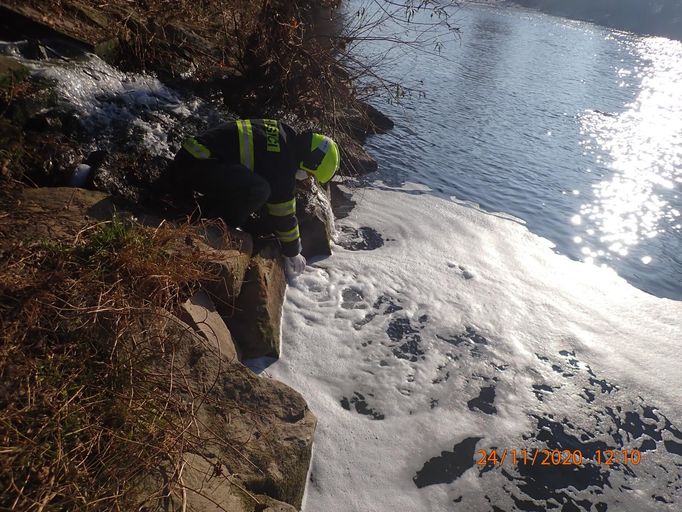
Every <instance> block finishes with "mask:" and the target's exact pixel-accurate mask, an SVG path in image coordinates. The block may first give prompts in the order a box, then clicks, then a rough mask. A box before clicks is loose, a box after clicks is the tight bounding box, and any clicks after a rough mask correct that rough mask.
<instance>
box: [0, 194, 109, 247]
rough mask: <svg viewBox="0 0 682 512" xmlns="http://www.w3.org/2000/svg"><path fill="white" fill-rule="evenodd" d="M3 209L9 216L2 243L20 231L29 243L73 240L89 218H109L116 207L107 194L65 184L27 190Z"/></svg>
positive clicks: (4, 221)
mask: <svg viewBox="0 0 682 512" xmlns="http://www.w3.org/2000/svg"><path fill="white" fill-rule="evenodd" d="M2 209H3V210H5V211H6V212H7V215H6V217H4V218H2V222H0V243H1V241H3V240H4V241H8V240H10V239H12V238H13V236H14V235H15V234H16V232H17V231H19V232H21V238H22V240H24V241H25V242H30V241H37V240H47V239H50V240H54V241H59V240H69V239H72V238H73V236H75V235H76V234H77V233H79V232H80V231H81V229H83V227H84V226H85V224H86V223H87V221H88V220H108V219H110V218H111V216H112V215H113V213H114V210H115V208H114V203H113V201H112V200H111V198H110V197H109V196H108V195H107V194H103V193H102V192H95V191H91V190H83V189H79V188H63V187H62V188H58V187H55V188H36V189H28V188H26V189H23V190H22V191H21V192H20V193H19V195H18V196H17V197H15V198H14V200H13V201H9V202H8V203H7V204H3V205H2ZM0 217H3V215H2V214H1V213H0Z"/></svg>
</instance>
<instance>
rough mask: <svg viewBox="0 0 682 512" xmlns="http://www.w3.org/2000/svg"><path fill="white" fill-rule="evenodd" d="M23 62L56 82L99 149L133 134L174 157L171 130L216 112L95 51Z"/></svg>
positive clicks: (152, 148)
mask: <svg viewBox="0 0 682 512" xmlns="http://www.w3.org/2000/svg"><path fill="white" fill-rule="evenodd" d="M22 62H24V63H25V64H26V65H27V66H29V67H30V68H31V69H32V70H33V73H34V74H35V75H37V76H39V77H42V78H45V79H48V80H52V81H54V82H55V84H56V87H55V90H56V93H57V96H58V98H59V101H60V102H61V103H62V104H65V105H67V106H69V107H70V108H72V109H73V110H74V111H75V112H76V113H77V114H78V116H79V118H80V119H81V121H82V122H83V123H84V126H85V128H86V129H87V130H88V133H92V134H94V135H95V146H96V147H97V148H100V149H101V148H103V147H106V146H107V143H108V140H109V139H111V138H116V137H118V138H122V139H125V140H129V139H130V138H131V137H133V138H134V135H133V132H135V133H136V134H137V138H139V139H140V140H141V142H142V143H143V144H144V145H145V146H147V148H148V150H149V152H150V154H152V155H158V156H164V157H167V158H172V157H173V155H174V152H175V151H177V149H178V148H177V146H178V144H177V143H176V144H175V145H174V144H172V143H171V141H170V140H169V131H170V132H173V131H174V130H177V129H178V127H179V125H181V124H182V123H183V122H185V121H186V120H188V119H189V118H192V117H194V118H198V119H201V118H202V117H203V118H206V117H208V116H212V115H216V114H215V112H213V111H212V109H211V108H210V107H209V106H207V105H206V104H205V103H204V102H202V101H201V100H199V99H196V98H195V99H192V100H189V101H186V100H184V99H183V98H181V97H180V95H179V94H178V93H177V92H176V91H174V90H173V89H171V88H169V87H167V86H165V85H164V84H162V83H161V82H160V81H159V80H158V79H157V78H156V77H154V76H150V75H144V74H138V73H126V72H123V71H120V70H118V69H116V68H114V67H112V66H110V65H108V64H107V63H106V62H104V61H103V60H101V59H100V58H99V57H97V56H96V55H88V56H86V57H84V58H82V59H78V60H73V61H69V60H50V61H30V60H23V59H22ZM202 122H203V121H202ZM180 128H181V126H180Z"/></svg>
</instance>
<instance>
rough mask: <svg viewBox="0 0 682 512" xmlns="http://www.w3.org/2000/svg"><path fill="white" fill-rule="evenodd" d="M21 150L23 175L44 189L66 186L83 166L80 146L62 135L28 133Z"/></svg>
mask: <svg viewBox="0 0 682 512" xmlns="http://www.w3.org/2000/svg"><path fill="white" fill-rule="evenodd" d="M24 146H25V151H26V156H25V158H24V165H25V166H26V168H25V171H24V174H25V175H27V176H28V177H29V178H30V179H31V181H33V183H35V184H37V185H40V186H43V187H52V186H64V185H67V184H68V183H69V180H70V179H71V175H72V174H73V171H74V169H75V168H76V167H77V166H78V165H79V164H80V163H82V162H83V157H84V155H83V152H82V150H81V147H80V145H79V144H78V143H76V142H75V141H73V140H72V139H70V138H69V137H67V136H65V135H63V134H61V133H37V132H29V133H27V134H26V135H25V137H24Z"/></svg>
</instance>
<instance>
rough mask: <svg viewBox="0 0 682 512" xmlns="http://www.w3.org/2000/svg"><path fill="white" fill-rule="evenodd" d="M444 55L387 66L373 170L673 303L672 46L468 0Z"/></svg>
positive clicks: (678, 182)
mask: <svg viewBox="0 0 682 512" xmlns="http://www.w3.org/2000/svg"><path fill="white" fill-rule="evenodd" d="M455 18H456V20H457V24H458V25H459V26H460V27H461V30H462V37H461V42H460V43H455V44H450V45H447V46H446V47H445V49H444V51H443V57H444V58H438V57H436V56H429V55H424V54H420V55H414V54H409V53H408V54H406V55H405V56H404V57H403V58H401V59H400V60H399V61H398V62H397V64H396V65H395V66H394V67H393V68H392V71H391V72H392V73H393V75H394V76H399V77H405V78H406V79H407V80H409V79H423V80H424V86H423V89H424V91H425V93H426V97H425V98H416V97H413V98H408V99H406V100H405V101H404V102H403V104H402V105H400V106H391V105H380V107H381V108H382V110H384V111H385V112H387V113H388V114H389V115H391V116H392V117H393V118H394V120H395V121H396V128H395V130H393V131H392V132H391V133H389V134H387V135H382V136H378V137H373V138H372V139H371V140H370V142H369V149H370V152H371V153H372V154H373V155H374V156H375V157H376V158H377V159H378V160H379V161H380V168H381V171H383V172H381V174H380V179H382V180H384V181H385V182H387V183H390V184H393V185H397V184H400V183H404V182H408V181H409V182H418V183H422V184H426V185H428V186H429V187H431V188H432V190H433V192H434V193H435V194H438V195H441V196H444V197H450V196H455V197H456V198H457V199H459V200H467V201H472V202H475V203H478V204H480V206H481V207H482V208H484V209H486V210H489V211H501V212H506V213H509V214H512V215H514V216H516V217H518V218H520V219H523V220H524V221H525V222H526V223H527V226H528V228H529V229H530V230H531V231H532V232H534V233H536V234H538V235H541V236H543V237H545V238H547V239H549V240H551V241H552V242H553V243H554V244H556V250H557V252H559V253H562V254H566V255H568V256H569V257H571V258H573V259H577V260H581V261H586V262H591V263H594V264H596V265H605V266H608V267H609V268H612V269H613V270H615V271H616V272H617V273H618V274H619V275H621V276H622V277H624V278H625V279H627V280H628V281H629V282H630V283H631V284H633V285H634V286H636V287H638V288H640V289H642V290H645V291H647V292H649V293H652V294H654V295H657V296H660V297H667V298H672V299H676V300H682V256H681V252H682V243H681V241H682V217H680V211H681V210H682V198H681V196H682V43H681V42H679V41H672V40H668V39H664V38H652V37H641V36H635V35H632V34H627V33H622V32H616V31H613V30H610V29H606V28H603V27H599V26H596V25H592V24H589V23H583V22H577V21H570V20H566V19H563V18H558V17H553V16H550V15H546V14H541V13H537V12H534V11H529V10H525V9H522V8H516V7H499V8H495V7H487V6H471V7H466V8H462V9H461V10H459V11H458V12H457V13H456V15H455Z"/></svg>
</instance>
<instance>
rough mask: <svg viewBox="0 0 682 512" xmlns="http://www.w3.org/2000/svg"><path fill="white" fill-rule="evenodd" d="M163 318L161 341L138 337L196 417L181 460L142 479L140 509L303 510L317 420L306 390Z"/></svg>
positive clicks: (174, 320)
mask: <svg viewBox="0 0 682 512" xmlns="http://www.w3.org/2000/svg"><path fill="white" fill-rule="evenodd" d="M162 321H166V322H167V325H166V327H165V334H163V335H162V336H163V339H166V340H167V341H166V342H165V343H164V345H162V346H161V347H159V346H158V345H155V344H154V342H150V343H149V344H148V346H147V344H145V343H144V342H140V341H139V340H138V341H137V343H138V347H139V349H143V350H145V351H146V353H147V359H146V361H147V362H146V363H145V364H149V365H151V367H150V370H151V371H152V372H153V373H154V374H155V375H165V374H168V375H173V376H174V378H175V382H177V383H176V384H175V385H174V388H173V389H174V390H175V393H177V395H176V397H175V399H176V400H177V399H180V398H181V399H182V400H183V401H184V402H186V403H187V411H188V412H187V414H188V418H187V420H191V419H192V418H193V421H189V423H188V424H190V425H191V429H190V431H187V434H186V441H187V442H188V444H187V445H185V451H184V453H181V454H177V455H174V457H178V458H179V460H174V464H173V465H172V466H171V465H169V466H168V467H160V468H158V469H154V470H151V472H150V473H149V474H147V475H146V477H145V478H144V479H141V480H140V481H139V482H138V483H137V487H138V489H139V492H138V493H137V494H138V495H139V496H140V499H139V503H138V506H137V507H136V508H135V510H143V509H145V508H143V507H146V510H149V511H151V510H154V511H156V510H164V511H168V510H173V511H180V510H193V511H214V510H215V511H218V510H230V511H234V512H247V511H248V512H253V511H254V510H258V511H269V512H291V511H292V510H298V509H300V507H301V502H302V499H303V493H304V490H305V485H306V482H307V474H308V468H309V465H310V457H311V452H312V442H313V435H314V431H315V426H316V423H317V420H316V419H315V416H314V415H313V414H312V412H311V411H310V410H309V409H308V406H307V404H306V402H305V400H304V399H303V397H301V395H300V394H298V393H297V392H296V391H294V390H292V389H291V388H289V387H288V386H286V385H285V384H282V383H281V382H277V381H274V380H272V379H267V378H262V377H258V376H257V375H255V374H254V373H252V372H251V371H250V370H248V369H247V368H246V367H244V366H242V365H241V364H240V363H238V362H227V361H225V359H224V358H223V357H222V356H221V354H220V353H219V351H218V350H217V349H216V347H215V345H213V344H211V343H209V342H207V341H206V340H205V339H204V338H202V337H201V336H198V335H196V334H195V333H194V332H193V330H192V329H191V328H190V327H189V326H187V325H186V324H184V323H183V322H181V321H180V320H178V319H177V318H174V317H172V316H170V315H163V316H162ZM155 351H156V352H155ZM157 352H158V353H157ZM207 391H208V394H207ZM182 397H184V398H182ZM190 404H191V405H190ZM190 411H191V415H192V416H189V414H190ZM160 488H163V489H164V494H165V496H159V492H158V491H159V489H160Z"/></svg>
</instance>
